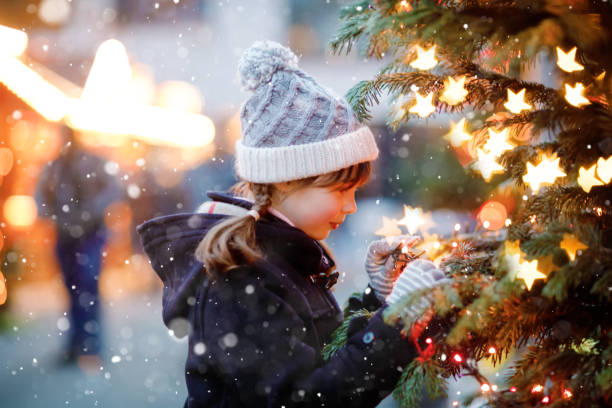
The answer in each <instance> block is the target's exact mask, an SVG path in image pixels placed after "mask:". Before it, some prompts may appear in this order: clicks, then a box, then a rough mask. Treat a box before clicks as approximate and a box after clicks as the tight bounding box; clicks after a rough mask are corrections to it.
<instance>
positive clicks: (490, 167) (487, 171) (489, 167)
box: [472, 149, 504, 181]
mask: <svg viewBox="0 0 612 408" xmlns="http://www.w3.org/2000/svg"><path fill="white" fill-rule="evenodd" d="M476 156H477V157H478V159H477V160H476V162H475V163H474V164H472V168H473V169H474V170H476V171H478V172H479V173H480V174H481V175H482V178H484V179H485V181H489V180H491V177H492V176H493V174H497V173H502V172H503V170H504V168H503V167H502V166H501V165H500V164H499V163H498V162H497V161H496V159H497V156H495V155H494V154H493V153H490V152H489V153H487V152H485V151H484V150H482V149H477V150H476Z"/></svg>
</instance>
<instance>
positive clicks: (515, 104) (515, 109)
mask: <svg viewBox="0 0 612 408" xmlns="http://www.w3.org/2000/svg"><path fill="white" fill-rule="evenodd" d="M507 91H508V100H507V101H506V103H504V107H505V108H506V109H508V110H509V111H510V112H512V113H521V112H522V111H524V110H530V109H532V108H533V106H531V105H530V104H528V103H527V102H525V88H523V89H521V90H520V91H519V92H518V93H514V92H512V91H511V90H510V89H508V90H507Z"/></svg>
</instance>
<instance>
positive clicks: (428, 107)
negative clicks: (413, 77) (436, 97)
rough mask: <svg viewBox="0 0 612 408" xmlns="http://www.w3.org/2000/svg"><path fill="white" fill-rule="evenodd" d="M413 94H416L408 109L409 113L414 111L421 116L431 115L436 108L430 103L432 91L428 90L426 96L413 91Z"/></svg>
mask: <svg viewBox="0 0 612 408" xmlns="http://www.w3.org/2000/svg"><path fill="white" fill-rule="evenodd" d="M415 94H416V103H415V105H414V106H413V107H412V108H410V109H409V110H408V111H409V112H410V113H416V114H417V115H419V116H420V117H422V118H424V117H427V116H429V115H431V114H432V113H433V111H435V110H436V107H435V106H434V104H433V103H432V99H433V92H430V93H429V94H428V95H427V96H422V95H421V94H420V93H418V92H415Z"/></svg>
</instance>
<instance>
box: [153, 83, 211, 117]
mask: <svg viewBox="0 0 612 408" xmlns="http://www.w3.org/2000/svg"><path fill="white" fill-rule="evenodd" d="M157 105H158V106H162V107H164V108H169V109H176V110H180V111H183V112H191V113H200V112H202V107H203V102H202V95H201V94H200V91H199V90H198V89H197V88H196V87H195V86H193V85H191V84H190V83H187V82H184V81H166V82H163V83H162V84H161V85H160V87H159V91H158V93H157Z"/></svg>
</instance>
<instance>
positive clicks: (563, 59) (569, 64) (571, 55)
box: [557, 47, 584, 72]
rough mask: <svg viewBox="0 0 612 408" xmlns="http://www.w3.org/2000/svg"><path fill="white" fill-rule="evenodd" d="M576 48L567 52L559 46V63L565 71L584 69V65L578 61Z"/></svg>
mask: <svg viewBox="0 0 612 408" xmlns="http://www.w3.org/2000/svg"><path fill="white" fill-rule="evenodd" d="M576 50H577V48H576V47H574V48H572V49H571V50H569V51H568V52H567V53H565V52H563V50H562V49H561V48H559V47H557V65H558V66H559V68H561V69H562V70H564V71H565V72H574V71H582V70H583V69H584V67H583V66H582V65H580V64H579V63H577V62H576Z"/></svg>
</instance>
